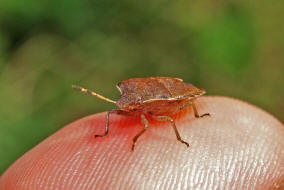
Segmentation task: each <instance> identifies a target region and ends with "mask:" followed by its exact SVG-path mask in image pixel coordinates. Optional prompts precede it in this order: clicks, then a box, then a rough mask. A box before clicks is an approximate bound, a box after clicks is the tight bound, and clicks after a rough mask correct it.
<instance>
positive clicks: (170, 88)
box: [72, 77, 210, 151]
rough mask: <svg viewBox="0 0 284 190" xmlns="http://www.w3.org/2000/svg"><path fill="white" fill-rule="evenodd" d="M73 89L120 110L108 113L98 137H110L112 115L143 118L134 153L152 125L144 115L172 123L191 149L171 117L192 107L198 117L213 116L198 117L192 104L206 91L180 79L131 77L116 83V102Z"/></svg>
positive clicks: (179, 138) (74, 87) (133, 145)
mask: <svg viewBox="0 0 284 190" xmlns="http://www.w3.org/2000/svg"><path fill="white" fill-rule="evenodd" d="M72 88H73V89H75V90H78V91H81V92H85V93H88V94H90V95H93V96H96V97H98V98H100V99H103V100H105V101H108V102H111V103H114V104H116V105H117V106H118V107H119V109H115V110H111V111H108V112H107V115H106V124H105V133H104V134H102V135H95V137H104V136H106V135H107V134H108V127H109V115H110V114H111V113H116V114H126V115H140V117H141V121H142V123H143V124H144V129H142V130H141V131H140V132H139V133H138V134H137V135H136V136H135V137H134V138H133V143H132V151H133V150H134V147H135V143H136V141H137V139H138V138H139V137H140V136H141V135H142V134H143V133H144V132H145V131H146V130H147V128H148V126H149V124H148V120H147V119H146V117H145V115H150V116H151V117H152V118H154V119H156V120H159V121H169V122H171V124H172V127H173V129H174V131H175V134H176V138H177V140H178V141H180V142H182V143H184V144H185V145H186V146H187V147H189V144H188V143H187V142H185V141H184V140H182V138H181V137H180V135H179V132H178V130H177V128H176V125H175V122H174V120H173V119H172V117H171V115H173V114H175V113H177V112H179V111H180V110H182V109H183V108H185V107H186V106H189V105H191V106H192V108H193V111H194V115H195V117H196V118H199V117H203V116H210V114H209V113H205V114H202V115H199V113H198V111H197V109H196V106H195V105H194V102H193V101H194V100H195V99H196V98H197V97H198V96H201V95H203V94H204V93H205V91H204V90H203V89H200V88H197V87H195V86H193V85H191V84H188V83H185V82H183V80H182V79H179V78H171V77H148V78H132V79H128V80H125V81H122V82H120V83H118V84H117V88H118V90H119V91H120V94H121V95H120V98H119V99H118V100H117V101H113V100H110V99H108V98H105V97H103V96H101V95H99V94H97V93H95V92H93V91H91V90H88V89H85V88H82V87H79V86H75V85H73V86H72Z"/></svg>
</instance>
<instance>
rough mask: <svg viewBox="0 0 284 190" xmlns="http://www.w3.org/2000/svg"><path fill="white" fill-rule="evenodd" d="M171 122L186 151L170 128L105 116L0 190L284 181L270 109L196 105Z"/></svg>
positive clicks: (283, 142)
mask: <svg viewBox="0 0 284 190" xmlns="http://www.w3.org/2000/svg"><path fill="white" fill-rule="evenodd" d="M196 106H197V109H198V111H199V113H200V114H203V113H207V112H208V113H210V114H211V117H204V118H194V114H193V111H192V108H191V107H188V108H186V109H184V110H183V111H181V112H180V113H178V114H177V115H175V116H174V118H175V122H176V125H177V128H178V130H179V132H180V135H181V137H182V138H183V140H185V141H187V142H188V143H189V144H190V147H189V148H187V147H186V146H185V145H184V144H182V143H180V142H179V141H177V140H176V137H175V134H174V131H173V129H172V127H171V126H170V124H169V123H167V122H159V121H155V120H153V119H150V118H148V119H149V122H150V126H149V128H148V130H147V131H146V132H145V133H144V134H143V135H142V136H141V137H140V138H139V139H138V141H137V144H136V146H135V150H134V151H133V152H131V145H132V138H133V137H134V136H135V135H136V134H137V133H138V132H139V131H140V130H141V129H142V128H143V125H142V124H141V122H140V118H139V117H131V116H122V115H115V114H113V115H111V116H110V132H109V134H108V135H107V136H106V137H102V138H96V139H95V138H94V134H102V133H103V132H104V124H105V113H99V114H95V115H92V116H88V117H85V118H83V119H80V120H78V121H75V122H73V123H71V124H69V125H67V126H65V127H63V128H62V129H60V130H59V131H58V132H56V133H55V134H53V135H51V136H50V137H48V138H47V139H46V140H44V141H43V142H41V143H40V144H38V145H37V146H36V147H34V148H33V149H32V150H30V151H29V152H27V153H26V154H24V155H23V156H22V157H21V158H19V159H18V160H17V161H16V162H15V163H14V164H12V165H11V166H10V167H9V168H8V169H7V170H6V172H4V174H3V175H2V177H1V178H0V189H1V190H2V189H3V190H15V189H21V190H22V189H28V190H32V189H60V190H63V189H68V190H69V189H112V190H113V189H127V190H132V189H135V190H139V189H151V190H153V189H175V190H178V189H191V190H192V189H206V190H210V189H241V190H246V189H249V190H251V189H276V188H280V186H281V184H283V183H284V127H283V124H282V123H281V122H279V121H278V120H277V119H275V118H274V117H273V116H271V115H270V114H268V113H266V112H265V111H263V110H261V109H259V108H257V107H255V106H252V105H250V104H247V103H245V102H242V101H239V100H235V99H231V98H226V97H201V98H198V99H197V100H196Z"/></svg>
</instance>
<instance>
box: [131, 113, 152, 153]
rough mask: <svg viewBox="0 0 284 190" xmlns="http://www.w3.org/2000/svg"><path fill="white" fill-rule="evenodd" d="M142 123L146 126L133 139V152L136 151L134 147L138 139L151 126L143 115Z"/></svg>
mask: <svg viewBox="0 0 284 190" xmlns="http://www.w3.org/2000/svg"><path fill="white" fill-rule="evenodd" d="M141 121H142V123H143V124H144V129H142V130H141V131H140V132H139V133H138V134H137V135H135V137H134V138H133V143H132V148H131V150H132V151H134V147H135V144H136V141H137V139H138V138H139V137H140V136H141V135H142V134H143V133H144V132H145V131H146V130H147V128H148V126H149V122H148V120H147V119H146V117H145V115H143V114H142V115H141Z"/></svg>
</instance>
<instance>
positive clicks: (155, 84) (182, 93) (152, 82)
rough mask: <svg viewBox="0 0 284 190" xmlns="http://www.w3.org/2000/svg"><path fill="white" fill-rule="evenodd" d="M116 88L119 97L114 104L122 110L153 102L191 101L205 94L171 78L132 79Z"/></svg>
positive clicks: (201, 90) (180, 80)
mask: <svg viewBox="0 0 284 190" xmlns="http://www.w3.org/2000/svg"><path fill="white" fill-rule="evenodd" d="M117 88H118V89H119V91H120V93H121V96H120V98H119V100H117V101H116V104H117V106H118V107H120V108H122V109H123V108H127V107H129V106H131V105H137V106H138V105H143V104H147V103H149V102H153V101H161V100H164V101H165V100H168V101H174V100H179V101H180V100H183V99H191V98H194V97H197V96H200V95H203V94H204V93H205V91H204V90H203V89H200V88H197V87H195V86H193V85H191V84H188V83H185V82H183V81H182V79H178V78H171V77H148V78H132V79H128V80H125V81H122V82H120V83H118V84H117Z"/></svg>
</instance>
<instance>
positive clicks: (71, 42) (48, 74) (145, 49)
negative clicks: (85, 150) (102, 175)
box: [0, 0, 284, 173]
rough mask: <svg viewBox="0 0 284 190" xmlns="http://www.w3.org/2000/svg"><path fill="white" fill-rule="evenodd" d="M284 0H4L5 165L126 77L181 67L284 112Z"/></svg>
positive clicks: (1, 128) (1, 166) (0, 79)
mask: <svg viewBox="0 0 284 190" xmlns="http://www.w3.org/2000/svg"><path fill="white" fill-rule="evenodd" d="M283 7H284V2H282V1H274V0H273V1H272V2H271V1H270V2H265V1H263V2H261V1H258V2H249V3H248V2H247V1H239V2H233V1H228V2H221V1H220V2H216V1H214V2H211V1H202V2H200V1H198V2H188V1H187V2H185V1H184V2H180V1H159V0H155V1H146V2H145V1H143V2H142V1H141V2H134V1H130V0H122V1H119V2H118V1H114V0H111V1H107V2H106V1H101V0H97V1H93V2H90V1H86V0H81V1H67V0H63V1H55V0H51V1H46V2H40V1H35V0H29V1H25V2H21V1H16V0H11V1H5V2H3V1H1V2H0V98H1V99H0V100H1V107H0V173H1V172H3V171H4V170H5V169H6V168H7V167H8V166H9V165H10V164H11V163H12V162H13V161H14V160H15V159H17V158H18V157H19V156H20V155H22V154H23V153H24V152H26V151H27V150H29V149H30V148H31V147H33V146H34V145H36V144H37V143H38V142H40V141H41V140H43V139H44V138H46V137H47V136H49V135H50V134H52V133H53V132H54V131H56V130H57V129H59V128H60V127H62V126H63V125H65V124H67V123H69V122H71V121H73V120H75V119H77V118H80V117H83V116H86V115H88V114H92V113H96V112H102V111H105V110H109V109H112V108H114V106H113V105H111V104H109V103H107V102H103V101H101V100H99V99H96V98H94V97H91V96H87V95H84V94H80V93H78V92H74V91H72V89H71V84H79V85H81V86H85V87H87V88H90V89H94V90H96V91H97V92H99V93H101V94H104V95H105V96H107V97H110V98H112V99H117V98H118V97H119V93H118V91H117V89H116V88H115V85H116V83H117V82H119V81H121V80H124V79H128V78H131V77H146V76H156V75H162V76H174V77H180V78H183V79H184V80H185V81H187V82H190V83H193V84H195V85H197V86H199V87H202V88H205V89H206V90H207V92H208V94H211V95H224V96H232V97H236V98H240V99H243V100H246V101H248V102H251V103H253V104H256V105H258V106H260V107H262V108H264V109H265V110H268V111H269V112H270V113H272V114H273V115H275V116H276V117H278V118H279V119H280V120H281V121H284V114H283V110H284V101H283V97H284V89H283V82H284V76H283V71H284V64H283V62H284V54H283V47H284V40H283V33H284V30H283V29H284V25H283V21H282V18H283V16H284V15H283V14H284V10H283Z"/></svg>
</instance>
